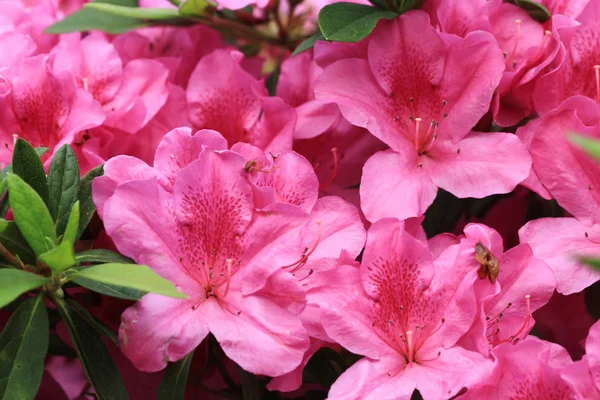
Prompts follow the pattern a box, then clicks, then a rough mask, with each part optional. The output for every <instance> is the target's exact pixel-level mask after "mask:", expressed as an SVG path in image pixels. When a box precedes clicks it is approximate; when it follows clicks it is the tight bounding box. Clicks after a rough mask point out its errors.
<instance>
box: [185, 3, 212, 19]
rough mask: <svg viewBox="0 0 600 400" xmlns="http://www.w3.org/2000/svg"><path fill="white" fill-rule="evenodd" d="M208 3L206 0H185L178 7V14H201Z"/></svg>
mask: <svg viewBox="0 0 600 400" xmlns="http://www.w3.org/2000/svg"><path fill="white" fill-rule="evenodd" d="M209 5H210V3H209V2H208V0H187V1H186V2H185V3H183V4H182V5H181V6H180V7H179V14H181V15H183V16H184V17H198V16H202V15H204V10H206V7H208V6H209Z"/></svg>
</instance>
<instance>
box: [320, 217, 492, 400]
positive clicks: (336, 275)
mask: <svg viewBox="0 0 600 400" xmlns="http://www.w3.org/2000/svg"><path fill="white" fill-rule="evenodd" d="M459 250H460V246H459V245H454V246H449V247H448V248H447V249H445V250H444V251H443V254H442V255H440V256H439V257H438V258H437V259H435V260H434V259H433V257H432V253H431V252H430V250H429V248H428V246H427V243H425V242H423V241H421V240H419V239H416V238H414V237H413V236H411V235H410V234H409V233H407V232H406V231H405V230H404V224H403V223H402V222H400V221H398V220H394V219H384V220H380V221H378V222H376V223H375V224H373V226H372V227H371V228H370V229H369V232H368V236H367V244H366V249H365V252H364V255H363V261H362V265H361V267H360V269H359V268H356V267H355V266H340V267H338V268H337V269H335V270H331V271H330V273H331V274H330V275H329V276H327V278H325V277H323V281H326V282H327V284H325V285H323V286H322V287H321V290H320V293H319V295H320V296H321V302H322V303H323V304H322V306H321V307H322V323H323V326H324V327H325V330H326V332H327V334H328V335H329V336H330V337H331V338H332V339H334V340H335V341H337V342H338V343H340V344H341V345H342V346H344V347H345V348H346V349H348V350H350V351H351V352H353V353H356V354H361V355H364V356H366V358H364V359H362V360H360V361H359V362H357V363H356V364H354V366H352V367H351V368H350V369H348V370H347V371H346V372H345V373H344V374H342V376H341V377H340V378H339V379H338V381H337V382H336V383H335V384H334V385H333V386H332V388H331V391H330V393H329V398H331V399H356V398H363V399H384V398H385V399H399V398H410V396H411V394H412V392H413V390H414V389H415V387H416V388H417V389H418V390H419V391H420V392H421V394H422V395H423V397H424V398H426V399H429V398H441V397H452V396H453V395H456V394H457V393H458V392H460V391H461V390H463V387H468V386H469V385H470V384H471V383H473V382H476V381H477V380H479V379H484V377H485V376H486V374H487V373H488V372H489V368H490V367H491V364H492V363H491V361H489V360H486V358H485V357H483V356H482V355H480V354H478V353H475V352H471V351H467V350H465V349H463V348H461V347H458V346H455V344H456V342H457V340H458V339H459V338H460V337H461V336H462V335H464V334H465V333H466V332H467V331H468V329H469V325H470V324H471V322H472V321H473V318H474V317H475V315H476V313H477V305H476V301H475V296H474V293H473V289H472V284H473V281H474V280H475V279H476V273H475V271H474V270H472V271H471V273H470V276H471V279H470V280H469V279H466V280H465V275H466V270H465V268H464V267H463V266H461V265H460V264H455V263H454V262H455V261H456V260H457V258H458V256H459ZM469 281H470V284H469ZM469 287H470V289H469ZM313 296H317V293H314V294H313Z"/></svg>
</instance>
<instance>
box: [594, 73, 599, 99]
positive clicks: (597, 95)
mask: <svg viewBox="0 0 600 400" xmlns="http://www.w3.org/2000/svg"><path fill="white" fill-rule="evenodd" d="M594 72H596V103H598V104H600V65H594Z"/></svg>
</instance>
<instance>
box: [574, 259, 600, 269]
mask: <svg viewBox="0 0 600 400" xmlns="http://www.w3.org/2000/svg"><path fill="white" fill-rule="evenodd" d="M579 260H580V261H581V262H582V263H584V264H587V265H589V266H590V267H593V268H595V269H597V270H599V271H600V258H591V257H581V258H580V259H579Z"/></svg>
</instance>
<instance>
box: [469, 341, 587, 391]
mask: <svg viewBox="0 0 600 400" xmlns="http://www.w3.org/2000/svg"><path fill="white" fill-rule="evenodd" d="M492 353H493V354H494V358H495V359H496V362H495V366H494V374H493V377H492V378H489V379H488V380H487V381H483V382H481V385H478V386H476V387H475V388H474V389H472V390H469V391H467V393H466V394H465V396H464V397H461V398H464V399H469V400H471V399H472V400H475V399H498V400H500V399H547V400H576V399H580V397H578V396H577V394H576V393H575V391H574V390H573V388H572V387H571V385H570V384H569V383H568V382H567V381H565V380H564V379H563V378H561V373H562V371H563V370H564V369H565V368H567V367H569V366H570V365H572V364H573V361H571V357H569V354H568V353H567V351H566V350H565V349H563V348H562V347H560V346H559V345H557V344H554V343H550V342H546V341H543V340H540V339H538V338H536V337H534V336H529V337H528V338H527V340H524V341H523V342H521V343H519V344H518V345H514V346H513V345H511V344H508V343H507V344H503V345H500V346H498V347H497V348H496V349H494V350H493V351H492Z"/></svg>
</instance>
